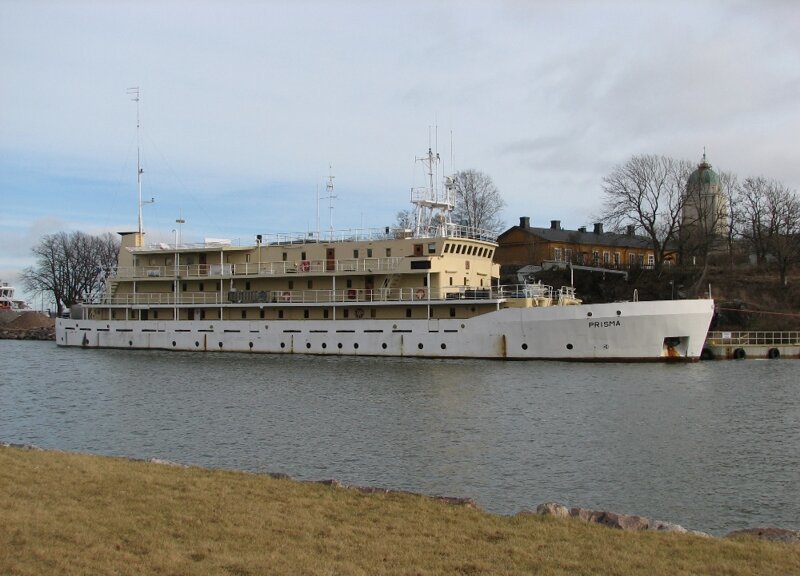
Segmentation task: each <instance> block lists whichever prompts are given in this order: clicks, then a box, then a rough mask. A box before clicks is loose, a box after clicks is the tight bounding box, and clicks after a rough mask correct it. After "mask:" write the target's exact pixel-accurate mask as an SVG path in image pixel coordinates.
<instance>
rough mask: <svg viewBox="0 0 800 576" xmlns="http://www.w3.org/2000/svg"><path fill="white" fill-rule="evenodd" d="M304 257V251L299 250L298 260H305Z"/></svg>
mask: <svg viewBox="0 0 800 576" xmlns="http://www.w3.org/2000/svg"><path fill="white" fill-rule="evenodd" d="M305 259H306V253H305V252H300V260H305Z"/></svg>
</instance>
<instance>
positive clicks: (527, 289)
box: [496, 283, 557, 300]
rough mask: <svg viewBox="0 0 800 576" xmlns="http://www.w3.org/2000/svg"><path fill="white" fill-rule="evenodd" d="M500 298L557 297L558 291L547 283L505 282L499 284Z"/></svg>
mask: <svg viewBox="0 0 800 576" xmlns="http://www.w3.org/2000/svg"><path fill="white" fill-rule="evenodd" d="M496 291H497V294H498V297H499V298H549V299H551V300H552V299H554V298H557V296H556V291H554V290H553V287H552V286H548V285H546V284H541V283H537V284H504V285H502V286H498V287H497V289H496Z"/></svg>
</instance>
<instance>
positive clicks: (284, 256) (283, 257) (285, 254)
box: [281, 252, 289, 262]
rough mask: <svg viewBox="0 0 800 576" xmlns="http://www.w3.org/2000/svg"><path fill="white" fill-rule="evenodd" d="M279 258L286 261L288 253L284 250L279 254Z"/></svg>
mask: <svg viewBox="0 0 800 576" xmlns="http://www.w3.org/2000/svg"><path fill="white" fill-rule="evenodd" d="M281 258H282V259H283V261H284V262H286V261H287V260H288V259H289V255H288V254H287V253H286V252H284V253H283V254H281Z"/></svg>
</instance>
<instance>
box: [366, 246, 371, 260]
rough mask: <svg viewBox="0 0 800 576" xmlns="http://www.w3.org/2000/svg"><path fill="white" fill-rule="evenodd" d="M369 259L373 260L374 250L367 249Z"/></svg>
mask: <svg viewBox="0 0 800 576" xmlns="http://www.w3.org/2000/svg"><path fill="white" fill-rule="evenodd" d="M367 258H372V248H367Z"/></svg>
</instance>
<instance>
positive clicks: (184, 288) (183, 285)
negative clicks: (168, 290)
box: [181, 282, 186, 292]
mask: <svg viewBox="0 0 800 576" xmlns="http://www.w3.org/2000/svg"><path fill="white" fill-rule="evenodd" d="M181 290H182V291H184V292H186V282H184V283H183V284H181Z"/></svg>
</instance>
